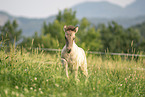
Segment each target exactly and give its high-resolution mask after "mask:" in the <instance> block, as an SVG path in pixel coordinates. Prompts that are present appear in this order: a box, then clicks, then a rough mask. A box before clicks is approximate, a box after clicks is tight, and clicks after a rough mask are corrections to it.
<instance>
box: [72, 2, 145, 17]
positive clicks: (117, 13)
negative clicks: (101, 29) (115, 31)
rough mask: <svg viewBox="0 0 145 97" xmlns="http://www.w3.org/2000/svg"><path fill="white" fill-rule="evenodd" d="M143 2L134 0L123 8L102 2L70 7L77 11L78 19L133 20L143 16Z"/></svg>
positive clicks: (144, 7) (144, 8)
mask: <svg viewBox="0 0 145 97" xmlns="http://www.w3.org/2000/svg"><path fill="white" fill-rule="evenodd" d="M144 4H145V0H136V1H135V2H133V3H132V4H130V5H128V6H126V7H125V8H123V7H120V6H119V5H115V4H112V3H109V2H107V1H103V2H84V3H80V4H78V5H75V6H73V7H72V9H73V10H74V11H77V14H76V16H77V17H78V18H80V19H81V18H83V17H88V18H94V17H95V18H110V19H112V18H120V17H127V18H135V17H139V16H144V15H145V11H144V10H145V6H144Z"/></svg>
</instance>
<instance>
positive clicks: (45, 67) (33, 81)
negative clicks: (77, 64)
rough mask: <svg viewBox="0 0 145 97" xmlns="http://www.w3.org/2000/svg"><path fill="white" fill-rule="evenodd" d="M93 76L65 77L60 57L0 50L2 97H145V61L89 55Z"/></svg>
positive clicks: (0, 87) (89, 68)
mask: <svg viewBox="0 0 145 97" xmlns="http://www.w3.org/2000/svg"><path fill="white" fill-rule="evenodd" d="M87 61H88V72H89V76H88V77H87V78H86V77H85V76H84V75H83V74H82V73H81V72H79V74H78V78H79V80H80V81H79V82H77V81H75V79H74V77H73V74H70V79H67V78H66V75H65V74H61V72H62V66H61V62H60V53H56V54H48V53H43V52H39V54H38V52H37V51H33V53H32V52H27V51H25V50H24V51H23V54H21V52H20V51H19V50H17V51H14V50H11V51H10V52H7V53H5V52H4V51H3V50H0V97H16V96H18V97H31V96H33V97H39V96H41V97H44V96H45V97H108V96H110V97H120V96H121V97H137V96H141V97H145V69H144V68H145V59H142V58H139V59H138V60H137V61H136V60H132V59H131V60H123V59H122V58H121V57H114V58H112V57H111V56H104V57H103V58H102V57H101V56H95V55H87Z"/></svg>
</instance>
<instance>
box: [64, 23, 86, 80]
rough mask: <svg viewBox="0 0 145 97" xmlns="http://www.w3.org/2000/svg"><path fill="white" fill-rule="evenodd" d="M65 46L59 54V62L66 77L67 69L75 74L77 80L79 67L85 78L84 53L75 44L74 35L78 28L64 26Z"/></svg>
mask: <svg viewBox="0 0 145 97" xmlns="http://www.w3.org/2000/svg"><path fill="white" fill-rule="evenodd" d="M64 32H65V41H66V44H65V46H64V47H63V49H62V52H61V62H62V64H63V66H64V68H65V72H66V76H67V78H69V75H68V68H69V69H70V70H71V71H73V72H74V73H75V79H77V75H78V69H79V67H80V68H81V70H82V73H83V74H84V75H85V76H87V75H88V71H87V60H86V55H85V52H84V50H83V49H82V48H80V47H78V46H77V45H76V43H75V41H74V40H75V34H76V33H77V32H78V27H74V26H66V25H65V26H64Z"/></svg>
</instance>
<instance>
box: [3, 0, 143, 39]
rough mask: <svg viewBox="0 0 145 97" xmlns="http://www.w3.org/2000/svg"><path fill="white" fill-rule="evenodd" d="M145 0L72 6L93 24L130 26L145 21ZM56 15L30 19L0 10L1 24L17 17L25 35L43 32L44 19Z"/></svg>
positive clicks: (80, 16)
mask: <svg viewBox="0 0 145 97" xmlns="http://www.w3.org/2000/svg"><path fill="white" fill-rule="evenodd" d="M144 4H145V0H136V1H135V2H133V3H132V4H130V5H128V6H126V7H121V6H118V5H115V4H112V3H109V2H107V1H102V2H84V3H80V4H77V5H75V6H73V7H72V10H73V11H76V12H77V13H76V17H77V18H78V19H79V20H80V19H81V18H83V17H86V18H87V19H88V20H89V21H90V22H91V23H92V24H94V25H96V26H97V25H98V24H100V23H105V24H107V23H108V22H110V21H112V20H113V21H116V22H117V23H119V24H121V25H123V26H124V27H130V26H133V25H136V24H139V23H142V22H144V21H145V6H144ZM55 18H56V16H50V17H48V18H41V19H32V18H31V19H30V18H26V17H16V16H11V15H9V14H8V13H6V12H2V11H0V26H2V25H4V24H5V22H6V21H7V20H10V21H12V20H14V19H16V20H17V22H18V24H19V28H21V29H22V30H23V34H22V35H23V36H26V37H28V36H32V35H34V33H35V31H37V32H38V33H40V32H41V28H42V26H43V23H44V21H45V22H46V23H49V22H53V20H54V19H55Z"/></svg>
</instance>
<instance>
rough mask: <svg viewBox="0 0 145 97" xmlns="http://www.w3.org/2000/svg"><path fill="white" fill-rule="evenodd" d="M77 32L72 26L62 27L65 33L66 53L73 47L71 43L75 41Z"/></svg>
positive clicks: (76, 28)
mask: <svg viewBox="0 0 145 97" xmlns="http://www.w3.org/2000/svg"><path fill="white" fill-rule="evenodd" d="M77 31H78V27H74V26H66V25H65V26H64V32H65V41H66V48H67V52H68V53H70V52H71V50H72V46H73V41H74V40H75V34H76V33H77Z"/></svg>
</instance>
